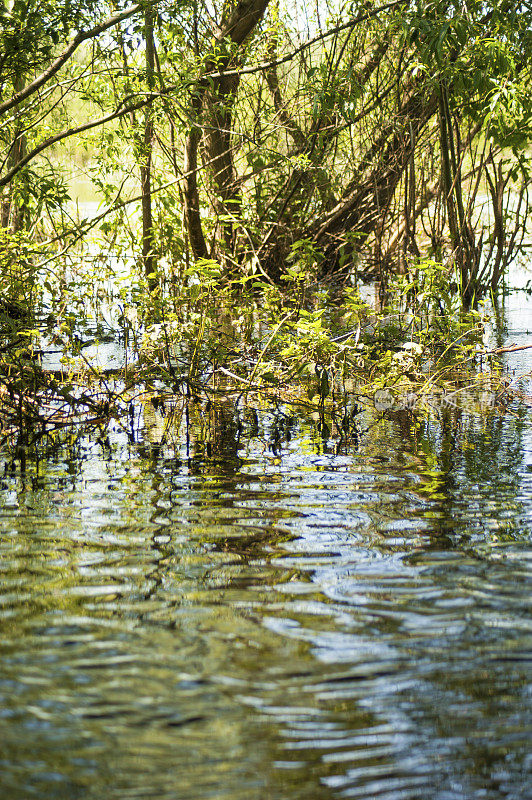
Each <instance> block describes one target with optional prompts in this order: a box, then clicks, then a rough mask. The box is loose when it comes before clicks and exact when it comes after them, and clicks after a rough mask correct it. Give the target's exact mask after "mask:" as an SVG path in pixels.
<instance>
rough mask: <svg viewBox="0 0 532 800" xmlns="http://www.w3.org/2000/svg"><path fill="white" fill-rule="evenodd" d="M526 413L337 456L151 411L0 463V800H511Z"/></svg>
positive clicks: (523, 733)
mask: <svg viewBox="0 0 532 800" xmlns="http://www.w3.org/2000/svg"><path fill="white" fill-rule="evenodd" d="M527 309H528V306H527V307H526V308H524V310H523V309H522V314H521V317H520V322H519V324H520V326H521V328H522V331H521V333H520V335H521V334H522V336H523V337H525V338H524V339H523V341H525V340H526V336H527V335H528V334H527V333H526V326H527V322H526V319H525V317H526V313H528V311H527ZM523 314H524V315H525V316H523ZM513 319H514V322H515V320H516V319H517V318H516V317H515V316H514V317H513ZM512 324H514V323H512ZM512 324H511V325H510V330H509V336H510V339H509V341H510V340H512V341H513V339H511V337H512V334H513V333H515V330H516V329H517V327H519V326H517V323H515V326H514V329H512ZM521 328H520V329H519V330H521ZM531 328H532V326H531ZM519 358H520V359H521V360H520V361H519V363H518V365H517V366H518V368H519V369H520V370H521V371H522V368H523V366H524V364H523V361H522V358H523V356H522V354H521V355H520V356H519ZM529 363H530V362H529ZM510 366H511V367H512V369H513V365H512V363H510ZM525 366H526V365H525ZM526 402H527V401H526V400H525V401H524V402H522V403H520V404H519V403H516V404H514V405H513V406H512V407H511V408H510V409H509V412H508V413H507V414H505V415H500V414H499V413H498V412H495V411H494V412H492V413H490V414H488V415H487V416H483V417H480V416H478V415H475V414H473V413H468V412H467V410H462V411H458V410H448V411H446V412H445V413H444V414H442V416H441V418H440V419H436V418H434V419H432V420H422V421H419V422H418V423H417V424H414V422H413V420H412V418H411V417H410V416H409V413H408V412H404V413H399V414H388V415H387V417H386V418H384V419H382V418H381V417H380V416H379V415H378V414H377V413H376V412H370V411H367V412H366V413H365V414H363V415H362V416H361V417H359V418H358V419H359V422H358V432H357V436H354V435H352V436H351V438H350V439H349V440H348V441H346V442H345V443H343V445H342V446H341V447H339V448H338V447H337V446H336V444H337V443H335V442H334V441H332V440H330V441H323V440H322V439H321V437H320V435H319V431H318V428H317V425H316V422H315V421H314V420H312V419H311V418H306V417H305V416H304V415H298V416H296V415H294V414H293V413H292V412H291V411H290V410H289V409H286V408H282V409H278V410H277V411H275V410H271V411H269V412H267V411H262V412H259V414H258V418H256V417H255V416H254V415H253V414H252V413H251V412H250V411H249V410H246V409H242V410H241V411H240V418H239V419H236V418H235V415H234V414H233V412H232V409H231V408H229V407H222V408H218V409H216V410H213V409H211V411H210V412H208V414H207V413H205V414H204V415H203V418H202V414H201V410H200V409H198V408H195V407H194V408H190V409H189V412H190V413H189V428H188V437H187V435H186V433H187V431H186V428H185V422H184V417H181V418H180V419H178V421H177V423H176V424H175V425H172V424H171V420H170V418H169V417H166V418H163V417H161V416H160V415H159V414H158V413H156V412H154V411H152V410H151V409H150V408H149V407H148V408H146V410H145V412H143V413H142V412H141V413H139V416H137V417H136V418H135V419H134V420H132V425H131V428H130V429H126V430H122V429H121V428H120V427H119V426H118V425H115V426H114V428H113V427H111V428H110V429H109V430H107V431H104V432H102V433H101V434H95V433H91V434H85V435H81V436H80V437H79V439H77V440H75V439H72V440H66V441H64V442H63V444H61V446H58V448H57V451H56V452H55V454H53V455H48V456H47V457H46V458H43V459H42V460H41V461H40V462H39V463H35V462H32V463H28V465H27V471H26V473H25V474H22V473H21V472H20V469H19V467H18V465H17V464H14V465H12V464H11V463H10V462H9V461H7V460H6V462H5V474H4V475H3V477H2V479H1V480H0V569H1V573H2V574H1V579H0V626H1V634H2V635H1V649H0V788H1V789H2V793H1V795H0V796H1V797H5V798H9V800H26V798H33V797H35V798H45V799H46V800H59V798H68V799H69V800H70V799H71V798H83V800H85V798H88V799H89V800H93V799H94V800H96V798H98V800H117V799H118V798H121V799H122V798H158V799H159V798H164V799H165V800H166V798H168V800H170V799H173V798H176V799H177V798H178V799H179V800H200V799H201V800H203V798H221V799H222V798H223V800H240V798H243V799H245V800H266V799H267V800H292V798H294V799H295V798H297V799H299V798H305V799H306V800H307V799H308V798H312V799H313V800H314V798H320V799H321V798H342V797H353V798H364V800H371V799H372V798H379V800H418V799H419V800H429V799H430V800H433V799H434V800H436V799H437V800H463V799H464V798H466V799H467V800H469V799H471V800H472V799H473V798H474V799H475V800H476V798H488V799H489V800H495V799H496V798H497V799H498V798H515V800H523V798H527V797H532V792H531V790H530V786H531V785H532V780H531V778H532V753H531V747H530V741H531V732H532V703H531V700H532V622H531V615H530V607H531V599H530V594H531V592H530V590H531V584H532V546H531V530H532V427H531V423H530V410H529V408H528V406H527V405H526ZM209 423H210V424H209ZM165 425H166V426H167V430H166V431H165V439H164V440H163V441H162V442H161V436H162V432H163V429H164V426H165ZM352 433H353V432H352ZM207 439H210V442H209V448H208V449H207V447H206V445H205V442H206V440H207ZM207 452H208V453H209V457H207V455H206V453H207Z"/></svg>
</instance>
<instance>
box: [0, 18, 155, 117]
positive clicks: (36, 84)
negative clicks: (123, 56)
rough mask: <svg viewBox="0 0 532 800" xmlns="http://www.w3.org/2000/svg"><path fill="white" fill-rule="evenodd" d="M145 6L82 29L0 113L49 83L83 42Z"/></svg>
mask: <svg viewBox="0 0 532 800" xmlns="http://www.w3.org/2000/svg"><path fill="white" fill-rule="evenodd" d="M142 8H143V5H142V4H140V3H138V4H136V5H134V6H130V7H129V8H126V10H125V11H121V12H120V13H119V14H113V16H111V17H107V19H104V20H103V22H100V23H99V25H95V26H94V27H93V28H90V29H89V30H88V31H80V32H79V33H78V34H77V35H76V36H75V37H74V38H73V39H72V41H71V42H70V44H69V45H68V47H66V48H65V50H63V52H62V53H61V54H60V55H58V56H57V58H56V59H55V61H52V63H51V64H50V66H49V67H48V69H45V70H44V72H41V74H40V75H38V76H37V77H36V78H35V80H33V81H32V82H31V83H28V85H27V86H25V87H24V89H21V90H20V92H17V93H16V94H14V95H13V96H12V97H10V98H9V100H4V102H3V103H0V114H4V113H5V112H6V111H9V110H10V109H11V108H14V107H15V106H18V105H20V103H22V102H23V101H24V100H26V98H28V97H30V96H31V95H32V94H35V92H37V91H38V90H39V89H40V88H41V86H44V84H45V83H48V81H49V80H50V78H52V77H53V76H54V75H55V74H56V72H59V70H60V69H61V67H62V66H63V65H64V64H66V62H67V61H68V60H69V58H70V57H71V56H72V55H73V54H74V52H75V51H76V50H77V48H78V47H79V46H80V44H82V43H83V42H86V41H87V39H94V37H95V36H99V35H100V33H103V32H104V31H107V30H109V28H112V27H114V26H115V25H118V24H119V23H120V22H123V21H124V20H125V19H128V18H129V17H132V16H133V15H134V14H136V13H137V11H140V10H141V9H142Z"/></svg>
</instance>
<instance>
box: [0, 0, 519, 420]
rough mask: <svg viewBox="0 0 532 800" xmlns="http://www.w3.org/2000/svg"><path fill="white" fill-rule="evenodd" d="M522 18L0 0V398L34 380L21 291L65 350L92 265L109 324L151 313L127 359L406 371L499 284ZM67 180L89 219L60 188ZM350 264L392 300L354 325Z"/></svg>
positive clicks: (176, 0)
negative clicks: (382, 314)
mask: <svg viewBox="0 0 532 800" xmlns="http://www.w3.org/2000/svg"><path fill="white" fill-rule="evenodd" d="M531 15H532V10H531V9H530V7H529V5H528V4H526V3H515V2H506V0H503V1H502V2H500V1H499V2H481V1H480V0H460V2H459V1H458V0H418V1H417V2H410V1H409V0H405V1H401V0H398V1H397V2H389V3H386V2H383V3H375V2H372V0H364V1H361V2H359V1H358V0H352V2H347V3H343V2H339V3H336V2H331V3H316V4H315V5H312V6H311V5H310V4H307V3H300V4H298V3H297V2H296V3H295V4H288V5H282V4H281V3H280V2H279V0H241V2H238V3H235V2H227V1H226V2H223V3H220V4H217V3H214V4H209V3H202V2H200V0H155V1H153V0H150V1H149V2H141V3H137V4H134V5H131V6H122V4H121V3H118V4H115V3H113V4H109V5H108V4H106V3H104V2H95V1H94V0H58V1H57V2H56V0H54V2H51V1H50V2H47V0H39V2H37V0H12V2H8V3H7V4H6V5H4V6H2V5H0V113H1V127H0V147H1V153H2V155H1V161H0V190H1V192H2V195H1V226H0V237H1V239H2V242H1V250H0V282H1V287H2V308H1V310H2V315H3V319H4V325H3V334H4V338H5V336H7V337H8V339H6V340H5V341H4V344H3V345H2V357H3V358H5V360H6V362H7V363H6V364H5V365H4V368H3V372H4V373H5V374H7V373H9V374H10V375H11V376H12V375H13V374H16V375H17V376H18V378H17V379H20V383H19V384H16V385H15V387H14V388H13V384H9V391H8V390H6V392H7V394H8V395H9V396H10V397H11V401H10V402H11V403H12V405H14V406H16V404H17V403H18V404H19V406H20V407H22V404H23V401H22V399H21V398H22V396H23V395H24V396H25V391H24V392H23V388H22V387H25V388H27V386H28V382H30V383H31V381H33V382H34V383H35V381H37V373H36V367H35V360H34V359H29V361H28V358H27V344H28V341H33V340H34V339H32V336H33V337H34V334H35V330H36V324H34V320H33V321H30V320H29V312H30V311H32V310H33V311H34V310H35V309H41V311H42V309H45V311H46V313H47V314H49V315H50V319H52V320H53V321H54V324H55V327H54V326H52V327H53V336H54V337H55V339H54V340H55V341H58V342H63V343H65V344H66V343H67V342H68V344H69V345H70V346H72V345H75V342H76V339H75V336H74V327H75V316H76V314H80V313H81V314H83V315H87V314H90V313H94V314H96V315H97V314H98V313H99V312H98V311H97V310H95V307H96V306H97V305H98V300H99V299H100V300H101V299H102V292H103V288H104V287H107V288H106V289H105V291H106V292H107V291H109V289H108V285H107V284H105V282H104V279H105V278H106V277H108V276H109V275H110V274H111V273H113V289H112V291H113V292H114V294H115V301H116V305H117V307H119V308H120V309H121V316H120V318H119V322H120V325H121V326H122V328H123V332H124V336H126V335H128V336H130V335H131V336H135V335H136V334H137V333H138V332H139V331H140V330H141V327H142V330H143V331H145V332H146V330H147V334H148V340H149V346H147V347H145V356H144V369H148V367H150V368H154V365H155V364H156V363H157V364H159V366H160V369H162V370H163V377H165V378H166V379H168V381H169V382H170V384H171V385H172V386H173V387H174V388H175V387H176V386H178V385H180V383H182V381H183V380H186V382H187V385H188V386H189V387H190V386H191V385H192V384H193V382H194V380H195V379H198V378H199V376H204V377H205V375H208V380H209V381H210V382H212V380H211V379H212V376H213V374H214V373H216V370H217V369H222V370H224V372H225V377H226V378H228V377H229V376H232V378H233V379H234V380H236V381H237V382H238V381H240V382H241V383H242V384H243V385H244V387H246V386H247V387H251V386H252V385H255V384H256V383H257V381H261V382H262V383H263V384H264V383H268V382H270V384H272V385H276V384H277V385H278V384H279V382H280V381H281V382H282V383H283V384H284V385H286V386H287V385H288V384H290V382H291V381H293V380H294V378H295V377H297V376H299V377H301V376H302V375H306V376H307V377H309V376H312V380H313V381H314V391H315V392H316V393H317V394H318V395H319V397H320V398H321V400H322V401H323V399H324V397H326V396H328V394H329V390H330V384H331V382H332V379H333V378H334V376H335V375H337V374H339V373H338V370H339V369H340V368H339V365H340V364H341V365H342V367H341V369H340V373H341V376H342V378H345V377H346V375H347V374H349V375H351V376H353V375H359V376H361V377H363V379H364V381H365V382H366V383H367V380H368V377H367V376H368V374H369V375H370V380H374V379H376V376H378V375H382V374H386V375H387V378H388V379H389V377H390V375H393V381H394V382H397V381H400V380H404V381H406V382H407V383H408V381H410V382H411V383H412V382H413V383H415V382H416V380H417V381H419V376H420V375H421V374H424V373H422V371H420V363H421V361H423V362H426V361H427V359H428V358H429V357H430V358H432V360H433V362H434V363H435V364H436V365H440V366H441V362H440V359H441V358H442V355H443V354H448V353H449V352H450V345H451V344H452V343H453V342H459V343H460V344H461V345H465V344H468V345H469V346H470V347H473V346H474V344H475V343H474V342H473V340H472V338H471V336H470V333H471V332H476V331H477V330H478V322H479V319H480V317H479V316H477V317H474V316H473V317H471V316H467V315H466V316H460V315H459V314H458V313H457V311H458V309H459V307H462V308H465V309H466V310H473V313H474V309H475V307H476V306H477V303H478V300H479V299H480V298H481V297H482V295H484V294H485V293H486V292H487V291H491V292H492V293H495V292H496V291H497V289H498V288H499V287H500V285H501V282H502V280H503V278H504V275H505V271H506V269H507V267H508V265H509V263H510V262H511V261H512V260H513V259H514V258H516V257H517V256H518V255H519V254H520V253H521V252H522V250H523V244H524V241H525V234H526V219H527V213H528V188H529V185H530V181H531V176H530V161H529V155H528V149H529V139H530V137H531V136H532V116H531V109H532V103H531V97H530V93H531V86H532V83H531V80H530V78H531V75H530V69H531V59H532V46H531V45H532V42H531V38H532V31H531V28H530V22H531ZM81 175H83V176H84V179H85V181H86V180H87V179H90V185H91V190H90V191H91V193H92V196H94V197H95V198H97V200H98V201H99V203H100V206H99V209H98V212H97V213H96V214H85V213H84V211H83V206H82V205H81V206H79V207H77V208H76V204H75V203H74V202H73V200H74V199H75V189H76V181H77V183H78V184H79V180H80V176H81ZM80 212H81V213H80ZM362 278H366V279H367V278H373V279H375V280H377V281H378V286H379V287H380V295H381V297H380V300H381V302H383V301H384V302H386V301H387V299H389V297H390V295H391V296H392V297H395V299H397V297H398V296H400V297H401V298H402V310H405V309H406V308H407V307H408V309H409V315H408V316H407V317H404V316H403V317H401V319H400V321H399V322H397V319H394V320H392V323H391V324H385V325H383V324H382V321H381V322H379V323H378V324H375V321H374V320H372V319H369V321H368V315H369V313H370V312H369V311H368V309H367V307H366V306H365V305H364V304H363V303H362V302H361V300H360V297H359V295H358V287H359V282H360V280H361V279H362ZM324 293H327V296H328V307H329V311H326V305H327V303H325V301H324V296H325V295H324ZM331 293H334V299H333V305H334V306H335V308H336V311H337V313H330V306H331V302H330V298H331ZM396 305H397V304H396ZM21 319H22V320H23V322H24V324H23V325H21V322H20V320H21ZM137 320H143V322H142V326H141V323H140V322H138V323H137ZM150 321H151V322H152V323H155V324H154V325H152V327H151V328H147V327H146V326H147V325H148V324H149V322H150ZM394 326H395V327H394ZM264 331H266V332H264ZM390 341H393V344H390ZM14 343H15V344H14ZM398 343H399V345H400V347H399V350H400V352H399V354H398V353H397V349H398ZM451 349H452V348H451ZM454 349H455V350H456V348H454ZM428 351H430V352H428ZM471 352H472V351H471V350H468V351H466V353H465V355H466V357H467V358H469V357H470V354H471ZM457 357H459V358H460V359H463V357H464V351H463V350H460V351H459V352H458V355H457ZM207 365H211V369H210V371H209V370H206V367H207ZM375 365H378V366H377V367H376V366H375ZM28 370H29V373H28ZM183 376H185V378H183ZM39 380H40V381H42V376H39ZM423 380H425V379H423ZM48 388H49V387H48ZM310 395H311V396H312V390H311V391H310ZM72 398H73V395H72V393H71V392H70V390H69V392H67V400H68V399H70V400H72ZM24 402H26V401H24ZM108 402H109V400H108V399H107V400H106V403H108ZM20 413H22V412H20Z"/></svg>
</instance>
